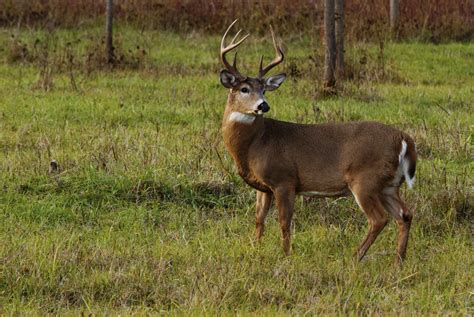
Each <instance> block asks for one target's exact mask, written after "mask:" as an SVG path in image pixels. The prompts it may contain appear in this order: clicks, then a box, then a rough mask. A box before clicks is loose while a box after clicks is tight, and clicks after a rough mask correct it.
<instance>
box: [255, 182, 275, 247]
mask: <svg viewBox="0 0 474 317" xmlns="http://www.w3.org/2000/svg"><path fill="white" fill-rule="evenodd" d="M272 201H273V194H272V193H264V192H261V191H259V190H257V206H256V212H255V218H256V220H255V223H256V227H257V228H256V238H257V241H260V238H261V237H262V235H263V230H264V229H265V217H267V214H268V210H270V207H271V206H272Z"/></svg>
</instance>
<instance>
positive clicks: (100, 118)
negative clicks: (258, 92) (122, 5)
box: [0, 29, 474, 314]
mask: <svg viewBox="0 0 474 317" xmlns="http://www.w3.org/2000/svg"><path fill="white" fill-rule="evenodd" d="M99 31H100V30H99V29H97V30H94V29H93V30H84V31H80V32H74V31H57V32H55V33H54V34H53V35H51V34H50V35H49V37H48V36H47V35H46V34H44V33H41V32H35V31H23V33H22V34H21V37H22V39H23V40H24V41H25V42H27V43H33V42H34V41H35V39H36V38H39V39H41V42H44V41H45V40H44V39H45V38H48V41H50V42H51V43H59V44H57V48H58V52H59V53H60V51H61V48H64V47H66V45H65V44H64V43H66V42H68V41H70V42H72V43H78V44H77V52H76V53H77V54H86V53H87V52H88V51H87V50H88V48H87V45H86V43H84V42H85V41H84V40H83V41H82V42H80V43H79V42H78V41H77V40H78V39H83V38H87V36H89V35H90V34H96V33H97V32H99ZM11 32H13V30H9V29H2V30H0V46H2V47H4V49H3V51H2V55H4V57H3V59H2V60H1V61H0V62H1V63H0V186H1V187H0V241H2V243H0V314H4V313H5V314H10V313H14V312H19V313H38V314H43V313H60V314H64V313H71V314H79V313H85V314H88V313H113V314H116V313H124V314H129V313H155V312H165V311H166V312H174V313H176V314H183V313H194V314H202V313H208V314H215V313H266V314H274V313H280V314H284V313H292V314H296V313H299V314H304V313H310V314H320V313H326V314H340V313H349V312H352V313H361V314H365V313H376V314H384V313H403V314H413V313H431V314H433V313H434V314H439V313H441V314H451V313H456V314H458V313H459V314H470V313H471V314H472V313H473V296H474V293H473V292H474V269H473V268H474V254H473V230H474V227H473V222H474V214H473V205H474V202H473V193H472V186H473V183H472V180H473V178H474V175H473V174H474V173H473V163H472V142H473V134H472V128H473V125H474V115H473V109H474V104H473V103H474V88H473V87H474V46H473V45H472V44H458V43H452V44H442V45H431V44H419V43H385V45H384V48H383V54H382V53H381V51H380V48H379V46H378V45H374V44H351V45H349V47H348V52H347V54H348V57H349V59H350V69H351V70H352V72H353V73H354V74H355V75H354V80H352V81H347V82H345V83H344V84H343V85H342V86H340V87H339V90H340V94H339V96H338V97H332V98H323V97H320V94H319V93H318V89H317V88H316V85H320V84H319V82H318V83H315V81H314V78H315V76H319V74H320V71H321V65H319V64H317V63H316V64H315V63H313V62H311V60H310V59H308V56H312V55H315V56H319V57H320V52H321V49H320V44H319V43H317V42H315V41H313V40H311V39H307V38H289V39H285V44H286V47H287V48H288V60H287V62H286V66H285V69H286V70H287V71H288V72H289V73H290V77H289V80H288V81H287V82H285V83H284V84H283V86H282V87H281V88H280V89H279V90H278V91H276V92H274V93H271V94H268V96H267V97H268V99H269V103H270V105H271V107H272V110H271V111H270V112H269V113H268V115H269V116H270V117H273V118H278V119H283V120H291V121H297V122H307V123H316V122H326V121H350V120H377V121H381V122H384V123H388V124H393V125H395V126H397V127H399V128H401V129H403V130H404V131H406V132H408V133H409V134H411V135H412V136H413V137H414V139H415V141H416V143H417V146H418V151H419V165H418V169H417V176H416V183H415V188H414V190H407V189H406V188H405V186H404V187H403V195H404V197H406V201H407V202H408V204H409V207H411V209H412V210H413V211H414V220H413V226H412V231H411V239H410V242H409V248H408V256H407V261H406V263H405V266H404V267H403V269H401V270H399V269H398V268H397V267H396V266H395V265H394V257H395V244H396V226H395V224H394V223H391V224H390V225H389V226H387V228H386V229H385V230H384V232H382V234H381V235H380V236H379V239H378V240H377V241H376V243H375V244H374V246H373V247H372V248H371V249H370V250H369V253H368V256H367V258H366V259H365V260H364V261H362V262H361V263H356V262H355V261H354V260H353V259H352V253H353V252H354V250H355V248H356V247H357V245H358V244H359V242H360V241H361V240H362V238H363V236H364V235H365V232H366V230H367V225H366V218H365V216H364V215H363V213H362V212H361V211H360V210H359V209H358V207H357V206H356V204H355V202H354V201H353V199H352V198H342V199H337V200H334V199H321V200H313V201H303V200H302V199H298V200H297V204H296V213H295V221H294V225H293V241H292V248H293V249H292V254H291V255H290V256H289V257H285V256H284V255H283V252H282V249H281V245H280V233H279V226H278V224H277V221H276V217H275V213H274V212H272V213H271V214H270V216H269V217H268V221H267V223H268V225H267V231H266V234H265V236H264V239H263V243H262V244H261V245H256V244H255V243H254V241H253V237H254V226H255V224H254V198H255V197H254V196H255V194H254V191H253V190H252V189H251V188H249V187H248V186H247V185H245V184H244V183H243V182H242V181H241V180H240V178H239V177H238V175H237V174H236V172H235V169H234V165H233V162H232V160H231V158H230V157H229V155H228V154H227V153H226V152H225V149H224V146H223V142H222V141H221V135H220V124H221V115H222V112H223V108H224V104H225V100H226V95H227V92H226V90H225V89H224V88H222V87H221V86H220V84H219V83H218V71H219V69H220V66H219V63H218V58H217V50H218V41H219V38H218V37H217V36H204V35H200V34H195V33H193V34H190V35H186V36H184V35H178V34H173V33H163V32H151V31H146V32H138V31H134V30H132V29H125V30H120V31H119V32H118V34H117V36H118V38H119V39H120V41H122V46H123V50H124V51H125V52H126V51H127V49H128V48H131V49H132V53H130V54H132V55H133V54H135V55H136V53H134V51H133V49H135V47H136V46H137V45H139V46H140V47H144V48H146V50H147V55H146V57H144V58H143V60H140V61H139V62H138V66H137V67H136V68H133V67H132V68H131V67H123V68H121V69H117V70H114V71H110V70H101V71H92V72H88V71H84V69H86V68H87V67H88V66H87V65H86V64H87V63H84V62H83V63H81V60H80V59H79V58H78V59H77V64H73V66H74V67H73V68H72V73H71V72H70V71H67V70H65V69H62V70H60V71H59V70H58V71H54V69H55V68H54V67H55V64H54V60H52V59H51V58H52V57H51V56H50V57H48V58H49V59H46V62H45V63H46V67H50V69H52V70H53V72H52V75H51V76H52V82H53V85H51V86H50V87H49V90H48V91H45V89H38V88H37V87H38V83H41V82H42V81H44V78H43V77H44V75H41V74H40V75H39V73H40V68H41V67H40V66H38V65H41V64H39V63H36V62H26V61H25V62H21V61H20V62H7V60H8V56H9V55H8V51H7V49H6V48H7V47H8V46H9V45H10V44H9V43H10V39H9V37H10V33H11ZM74 45H76V44H74ZM90 49H91V48H89V50H90ZM262 51H264V52H266V54H267V56H270V54H271V44H270V42H269V41H268V39H266V40H263V39H260V38H255V37H254V38H253V39H251V40H250V42H249V45H247V47H246V48H244V49H243V50H242V53H241V54H240V59H241V60H243V66H242V67H243V69H245V70H247V71H249V72H251V73H252V74H254V73H255V71H256V67H257V62H258V56H259V53H260V52H262ZM51 52H52V50H51ZM315 52H316V53H315ZM318 52H319V53H318ZM59 53H56V54H59ZM318 54H319V55H318ZM51 55H53V53H51ZM78 56H79V55H78ZM81 56H82V55H81ZM0 58H2V57H1V56H0ZM319 60H321V59H319ZM48 63H51V65H50V66H48ZM66 69H67V67H66ZM71 78H74V81H75V83H76V87H77V89H76V88H74V87H73V85H72V84H71ZM39 86H41V85H39ZM318 109H319V110H318ZM53 159H54V160H56V161H57V162H58V163H59V167H60V170H59V171H58V172H53V173H49V172H48V169H49V164H50V161H51V160H53Z"/></svg>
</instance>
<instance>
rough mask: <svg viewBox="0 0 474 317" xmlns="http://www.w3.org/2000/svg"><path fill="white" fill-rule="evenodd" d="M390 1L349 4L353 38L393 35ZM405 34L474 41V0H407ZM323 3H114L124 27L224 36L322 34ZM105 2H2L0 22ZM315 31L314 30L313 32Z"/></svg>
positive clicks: (95, 13)
mask: <svg viewBox="0 0 474 317" xmlns="http://www.w3.org/2000/svg"><path fill="white" fill-rule="evenodd" d="M388 4H389V1H380V0H369V1H366V0H347V1H346V14H347V19H346V24H347V27H346V32H347V34H348V37H349V38H352V39H364V40H371V39H373V38H374V36H377V37H381V36H386V34H388V16H389V8H388ZM400 6H401V8H400V22H401V23H400V25H401V28H400V30H399V32H400V34H399V35H400V36H401V37H405V38H422V39H427V40H432V41H435V42H436V41H439V40H443V39H454V40H470V39H472V38H473V35H474V33H473V30H474V27H473V25H474V18H473V17H474V12H473V7H472V4H471V2H470V1H469V0H458V1H452V0H405V1H401V2H400ZM322 9H323V1H322V0H319V1H316V0H291V1H290V0H278V1H273V0H260V1H250V0H233V1H226V0H210V1H208V0H151V1H150V0H127V1H115V16H116V18H117V19H118V21H119V23H122V24H131V25H134V26H136V27H139V28H143V29H163V28H165V29H170V30H179V31H190V30H196V29H199V30H204V31H209V32H221V31H222V29H223V26H224V25H227V24H228V23H229V22H230V21H231V20H233V19H235V18H240V19H241V21H244V23H245V24H246V25H247V28H248V29H252V30H254V32H266V31H267V30H266V28H267V26H268V24H269V23H272V24H273V25H275V26H276V28H278V30H279V31H280V32H286V33H287V34H295V35H296V36H298V35H299V34H301V32H302V31H304V32H313V33H314V34H319V33H320V32H321V24H322V23H321V22H322ZM104 12H105V1H97V0H67V1H64V0H31V1H30V0H3V1H1V2H0V24H3V25H10V26H13V25H15V26H25V25H26V26H41V27H47V28H52V27H57V26H62V27H77V26H78V25H83V24H91V23H96V22H97V21H98V20H102V19H103V15H104ZM309 30H310V31H309Z"/></svg>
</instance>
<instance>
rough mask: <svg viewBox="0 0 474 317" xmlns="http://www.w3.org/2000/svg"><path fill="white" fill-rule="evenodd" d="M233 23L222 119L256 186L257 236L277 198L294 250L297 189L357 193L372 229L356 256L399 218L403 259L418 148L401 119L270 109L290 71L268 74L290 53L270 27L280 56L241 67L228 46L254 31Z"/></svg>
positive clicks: (237, 159)
mask: <svg viewBox="0 0 474 317" xmlns="http://www.w3.org/2000/svg"><path fill="white" fill-rule="evenodd" d="M236 22H237V20H235V21H234V22H233V23H232V24H231V25H230V26H229V27H228V28H227V30H226V32H225V33H224V35H223V37H222V39H221V46H220V60H221V62H222V64H223V66H224V68H223V69H222V70H221V72H220V82H221V84H222V85H223V86H224V87H225V88H227V89H228V96H227V103H226V106H225V110H224V115H223V119H222V135H223V139H224V143H225V147H226V149H227V151H228V152H229V153H230V155H231V156H232V158H233V160H234V163H235V165H236V167H237V171H238V173H239V175H240V177H241V178H242V179H243V180H244V181H245V182H246V183H247V184H248V185H250V186H251V187H253V188H254V189H256V192H257V195H256V240H257V241H260V240H261V237H262V235H263V232H264V226H265V218H266V216H267V213H268V211H269V209H270V207H271V205H272V203H273V201H275V203H276V207H277V210H278V220H279V224H280V229H281V234H282V244H283V251H284V254H285V255H289V253H290V235H291V233H290V229H291V221H292V216H293V212H294V206H295V198H296V196H297V195H302V196H315V197H342V196H350V195H351V194H352V196H354V198H355V201H356V203H357V205H358V206H359V207H360V209H362V211H363V212H364V213H365V215H366V217H367V220H368V225H369V230H368V233H367V235H366V237H365V238H364V240H363V241H362V243H361V244H360V246H359V247H358V249H357V250H356V252H355V254H354V256H355V257H356V259H358V261H360V260H362V259H363V257H364V256H365V254H366V252H367V250H368V249H369V247H370V246H371V245H372V244H373V243H374V241H375V240H376V238H377V236H378V235H379V233H380V232H381V231H382V230H383V229H384V227H385V226H386V225H387V223H388V220H389V215H392V217H393V218H394V219H395V221H396V223H397V225H398V241H397V255H396V262H397V263H399V264H401V263H402V262H403V260H404V259H405V257H406V250H407V244H408V237H409V232H410V226H411V223H412V218H413V216H412V212H411V211H410V210H409V209H408V208H407V205H406V204H405V202H404V201H403V200H402V198H401V197H400V187H401V186H402V184H403V183H404V182H406V183H407V185H408V187H409V188H412V187H413V182H414V178H415V170H416V161H417V153H416V146H415V143H414V141H413V139H412V138H411V137H410V136H409V135H408V134H406V133H404V132H402V131H399V130H397V129H396V128H394V127H391V126H389V125H385V124H382V123H378V122H370V121H361V122H342V123H323V124H297V123H291V122H284V121H278V120H275V119H271V118H267V117H265V116H264V114H266V113H267V112H268V111H269V110H270V106H269V104H268V101H267V100H266V98H265V92H266V91H274V90H276V89H277V88H279V87H280V85H281V84H282V83H283V81H284V80H285V78H286V75H285V74H284V73H281V74H277V75H273V76H269V77H266V75H267V73H268V72H269V71H270V70H271V69H273V68H274V67H276V66H277V65H279V64H280V63H282V62H283V59H284V53H283V50H282V48H281V47H280V46H279V45H278V44H277V41H276V39H275V34H274V32H273V29H272V28H271V26H270V31H271V35H272V40H273V46H274V49H275V58H274V59H273V60H272V61H271V62H270V63H269V64H268V65H266V66H265V67H263V65H262V64H263V56H262V57H261V59H260V67H259V72H258V75H257V77H248V76H244V75H242V74H241V73H240V72H239V71H238V69H237V65H236V64H237V53H235V56H234V60H233V63H232V64H230V63H229V62H228V61H227V58H226V54H227V53H229V52H230V51H232V50H234V49H235V48H237V47H238V46H239V45H241V44H242V43H243V42H244V41H245V40H246V39H247V38H248V36H249V35H250V34H247V35H246V36H244V37H242V38H241V39H240V40H238V41H236V39H237V38H238V36H239V34H240V32H241V31H242V30H239V31H238V32H237V33H236V35H235V36H234V38H233V39H232V40H231V42H230V44H228V45H226V44H225V42H226V36H227V34H228V33H229V31H230V30H231V28H232V27H233V25H234V24H235V23H236Z"/></svg>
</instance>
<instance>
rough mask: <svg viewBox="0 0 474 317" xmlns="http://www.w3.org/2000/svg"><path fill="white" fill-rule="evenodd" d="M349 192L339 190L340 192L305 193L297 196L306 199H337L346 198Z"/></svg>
mask: <svg viewBox="0 0 474 317" xmlns="http://www.w3.org/2000/svg"><path fill="white" fill-rule="evenodd" d="M348 194H349V191H348V190H347V189H344V190H340V191H305V192H299V193H298V195H301V196H306V197H339V196H347V195H348Z"/></svg>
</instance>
